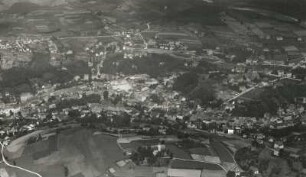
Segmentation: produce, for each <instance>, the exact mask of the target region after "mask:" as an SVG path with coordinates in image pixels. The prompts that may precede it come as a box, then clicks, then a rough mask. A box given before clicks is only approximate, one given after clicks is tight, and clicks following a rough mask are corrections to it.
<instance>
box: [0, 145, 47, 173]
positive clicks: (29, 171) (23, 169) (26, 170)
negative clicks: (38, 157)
mask: <svg viewBox="0 0 306 177" xmlns="http://www.w3.org/2000/svg"><path fill="white" fill-rule="evenodd" d="M0 145H1V146H2V147H1V155H2V161H3V162H4V163H5V164H6V165H7V166H9V167H11V168H17V169H19V170H22V171H25V172H28V173H31V174H34V175H35V176H38V177H42V176H41V175H40V174H38V173H36V172H34V171H31V170H28V169H25V168H22V167H19V166H16V165H11V164H9V163H8V162H7V160H6V159H5V157H4V153H3V151H4V144H3V143H2V142H0Z"/></svg>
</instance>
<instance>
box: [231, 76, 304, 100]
mask: <svg viewBox="0 0 306 177" xmlns="http://www.w3.org/2000/svg"><path fill="white" fill-rule="evenodd" d="M268 75H269V76H273V77H278V79H275V80H273V81H270V82H269V83H270V84H275V83H276V82H278V81H281V80H284V79H289V80H292V81H298V82H300V81H301V80H300V79H294V78H290V77H281V76H277V75H273V74H268ZM256 88H260V84H257V85H255V86H253V87H251V88H249V89H247V90H245V91H243V92H241V93H239V94H238V95H236V96H234V97H233V98H231V99H229V100H227V101H226V102H225V103H229V102H231V101H234V100H235V99H237V98H239V97H241V96H242V95H244V94H246V93H248V92H250V91H252V90H254V89H256Z"/></svg>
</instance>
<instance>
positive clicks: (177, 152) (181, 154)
mask: <svg viewBox="0 0 306 177" xmlns="http://www.w3.org/2000/svg"><path fill="white" fill-rule="evenodd" d="M166 147H167V148H168V149H169V150H170V151H171V152H172V153H173V157H175V158H180V159H192V158H191V156H190V155H189V153H188V152H186V151H184V150H182V149H180V148H179V147H177V146H176V145H174V144H169V145H167V146H166Z"/></svg>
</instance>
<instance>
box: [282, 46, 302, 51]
mask: <svg viewBox="0 0 306 177" xmlns="http://www.w3.org/2000/svg"><path fill="white" fill-rule="evenodd" d="M283 49H284V50H285V51H286V52H297V51H299V49H298V48H296V47H295V46H284V47H283Z"/></svg>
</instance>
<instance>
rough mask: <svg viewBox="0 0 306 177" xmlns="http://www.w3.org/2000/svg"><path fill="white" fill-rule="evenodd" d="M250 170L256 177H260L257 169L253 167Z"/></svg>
mask: <svg viewBox="0 0 306 177" xmlns="http://www.w3.org/2000/svg"><path fill="white" fill-rule="evenodd" d="M250 170H251V171H253V173H254V175H258V174H259V170H258V168H257V167H254V166H251V167H250Z"/></svg>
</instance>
